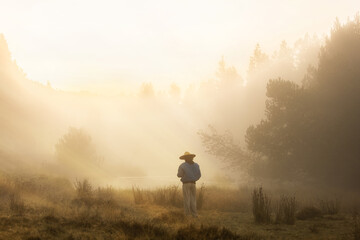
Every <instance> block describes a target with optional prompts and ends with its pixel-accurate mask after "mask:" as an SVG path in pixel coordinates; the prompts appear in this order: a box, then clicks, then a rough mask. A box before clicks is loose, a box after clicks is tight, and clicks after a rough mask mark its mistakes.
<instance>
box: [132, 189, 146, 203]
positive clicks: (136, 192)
mask: <svg viewBox="0 0 360 240" xmlns="http://www.w3.org/2000/svg"><path fill="white" fill-rule="evenodd" d="M132 193H133V197H134V202H135V204H144V203H145V202H146V197H145V192H144V190H143V189H141V188H139V187H136V186H132Z"/></svg>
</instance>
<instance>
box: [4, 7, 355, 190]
mask: <svg viewBox="0 0 360 240" xmlns="http://www.w3.org/2000/svg"><path fill="white" fill-rule="evenodd" d="M10 8H11V9H13V8H14V6H11V7H10ZM226 9H227V8H226ZM21 11H23V10H21ZM351 14H352V13H351ZM355 19H356V18H355ZM34 21H35V20H34ZM298 21H300V19H298ZM333 21H335V18H332V20H331V22H328V23H326V24H327V25H326V26H327V27H326V28H324V29H322V32H319V33H315V32H312V33H307V31H306V30H305V31H303V32H302V33H301V34H299V35H298V36H297V37H296V38H295V37H294V33H292V32H291V34H290V35H291V36H290V35H289V36H287V35H286V34H285V33H284V35H282V36H280V38H278V37H276V38H275V39H278V41H277V42H276V43H272V44H269V43H268V39H270V38H272V37H271V32H268V34H269V37H268V38H266V39H255V40H254V38H255V37H257V36H258V35H256V34H254V36H253V37H252V40H251V44H250V43H249V40H247V42H246V44H245V45H246V47H247V52H248V54H239V53H238V49H235V48H233V44H229V49H230V50H226V51H224V52H225V53H227V54H224V52H220V51H221V50H223V49H221V48H219V49H217V53H219V52H220V53H219V54H216V55H217V57H216V59H215V58H214V53H213V52H211V51H210V50H209V51H210V52H211V54H210V55H209V56H210V57H209V59H210V60H211V63H209V60H204V61H203V62H198V63H196V62H191V64H192V68H191V69H190V68H189V65H188V64H184V63H183V62H182V63H179V64H178V65H179V66H176V67H171V70H164V74H165V77H160V79H159V80H154V79H156V76H159V73H158V72H157V71H158V70H159V69H156V68H160V67H159V66H163V68H167V67H168V65H171V64H175V63H174V62H170V63H169V62H167V60H166V58H164V59H163V61H164V62H162V60H161V59H160V57H161V54H160V57H159V56H156V52H152V51H151V53H152V54H154V62H156V63H157V65H156V66H157V67H154V68H155V70H154V72H155V73H154V72H152V71H150V70H149V68H152V66H154V65H151V66H145V64H146V63H147V61H145V60H144V59H143V58H142V57H141V55H138V58H139V59H138V60H139V62H140V63H142V64H140V65H138V66H137V67H134V66H135V65H132V66H131V67H129V68H128V70H129V69H130V70H131V71H133V72H131V74H130V75H127V76H130V77H129V79H126V74H125V75H123V76H125V77H124V78H121V80H119V82H121V84H118V83H114V84H112V83H113V81H115V80H114V79H117V78H118V77H119V75H118V74H119V72H116V71H115V72H113V71H111V70H109V69H107V68H102V67H101V66H102V65H103V64H104V63H103V62H102V60H101V59H100V58H98V59H99V60H96V59H97V58H96V57H94V58H93V59H92V64H97V63H98V64H99V66H100V67H99V66H95V65H94V67H93V68H91V66H93V65H91V64H88V63H86V64H87V65H86V67H81V69H82V72H84V73H86V74H84V76H86V77H88V76H89V74H90V75H91V74H92V76H91V77H89V80H88V82H86V78H81V81H77V80H76V76H71V77H69V78H68V79H66V78H67V76H69V72H66V71H65V70H66V69H67V68H66V67H65V68H64V72H65V73H64V72H62V71H60V69H59V68H58V66H57V67H54V68H49V65H46V64H45V65H43V67H42V65H39V66H38V67H37V68H40V69H41V68H43V69H44V72H46V75H43V76H41V75H39V73H36V71H35V70H34V69H36V68H31V67H30V66H31V65H32V64H33V63H32V64H28V63H26V61H25V60H24V59H25V57H20V58H21V59H23V62H22V64H18V63H17V61H16V60H17V59H16V57H14V55H12V54H11V52H10V49H9V46H11V44H12V43H11V41H9V40H8V41H7V40H6V39H7V35H6V34H5V35H1V36H0V84H1V88H0V99H1V102H0V106H1V108H0V131H1V136H0V161H1V164H2V169H1V171H2V172H3V173H6V174H51V175H58V176H63V177H66V178H69V179H72V180H74V179H90V180H91V181H92V182H94V183H96V184H100V185H113V186H118V187H131V186H134V185H135V186H141V187H154V186H160V185H169V184H179V180H178V178H177V177H176V171H177V168H178V165H179V164H180V163H181V160H179V156H180V155H182V154H183V153H184V152H185V151H190V152H192V153H195V154H196V155H197V156H196V158H195V161H196V162H198V163H199V165H200V166H201V171H202V173H203V176H202V178H201V180H200V183H206V184H209V185H221V186H228V187H237V186H239V185H241V184H249V183H254V182H256V183H261V182H262V181H264V179H266V177H268V173H269V176H270V172H272V171H270V169H267V170H265V172H266V174H264V172H263V171H264V170H261V169H260V170H259V168H257V167H253V166H250V165H252V164H254V163H256V164H258V163H259V162H261V161H267V160H269V159H272V157H273V158H276V159H277V157H278V156H276V157H274V155H272V153H271V151H270V150H268V149H269V148H270V149H271V143H272V139H270V138H269V139H270V140H268V142H266V144H267V145H266V144H263V143H262V142H261V139H260V140H259V139H258V138H257V137H258V135H256V134H257V133H258V132H257V131H259V132H260V130H259V129H262V127H263V125H262V124H264V123H266V122H271V121H272V120H273V119H274V118H273V116H274V115H276V114H275V113H274V112H273V111H275V110H274V109H276V108H277V107H279V104H278V102H277V101H278V99H277V97H278V96H280V97H279V99H281V96H282V95H281V94H285V93H286V94H289V95H290V96H291V94H290V93H291V91H292V90H293V89H296V90H297V89H302V90H303V89H307V87H308V86H312V84H314V82H315V80H314V79H317V80H318V79H320V80H321V79H322V78H321V76H322V75H321V74H319V75H316V74H315V75H316V77H314V75H312V73H313V72H314V69H316V70H318V72H320V73H321V69H322V68H321V66H324V65H326V64H325V63H327V62H326V61H325V60H324V61H323V63H324V64H323V65H321V64H319V65H318V62H319V59H320V60H321V59H322V58H321V57H320V58H319V56H325V55H326V54H323V55H321V49H326V47H327V46H328V45H329V42H331V41H330V40H331V39H332V38H331V33H329V29H330V28H331V26H334V25H333ZM354 21H355V22H356V20H354ZM343 22H346V21H343V20H342V19H341V22H339V21H338V20H337V21H336V22H335V27H334V28H335V29H336V26H337V25H336V23H337V24H339V26H344V28H346V26H347V25H346V24H345V23H343ZM56 24H59V23H58V22H57V23H56ZM68 24H69V22H68V21H66V22H65V23H64V26H67V25H68ZM271 24H275V23H271ZM342 24H343V25H342ZM185 25H186V24H185ZM322 26H323V25H322ZM133 27H134V26H133ZM271 28H276V25H274V26H271ZM289 28H291V27H289ZM340 29H341V28H340ZM205 30H206V29H205ZM312 30H313V29H310V31H312ZM0 31H1V29H0ZM130 32H131V33H132V35H131V36H133V34H135V33H134V32H136V31H135V30H134V29H132V30H131V31H130ZM335 32H336V31H335ZM333 33H334V32H333ZM242 34H244V35H251V34H252V32H251V31H249V32H243V33H242ZM10 35H11V37H10V39H14V38H15V36H16V35H14V34H13V32H12V31H10ZM135 35H136V34H135ZM133 37H135V36H133ZM140 37H141V36H140ZM80 39H82V38H80ZM166 39H167V38H165V40H164V41H167V40H166ZM284 39H285V40H284ZM287 39H290V40H291V41H288V40H287ZM198 40H199V39H197V41H198ZM39 41H40V40H39ZM72 41H80V40H79V39H78V40H76V39H72ZM134 41H135V39H134ZM189 41H190V40H189ZM269 41H270V40H269ZM273 41H274V40H271V42H273ZM334 41H335V40H334ZM262 43H263V44H262ZM149 44H150V45H149V46H151V44H153V43H152V42H150V43H149ZM169 44H170V43H169ZM172 44H173V43H172ZM204 44H205V43H204ZM236 44H238V45H241V44H242V42H241V41H239V42H237V43H236ZM327 44H328V45H327ZM175 45H176V44H175ZM263 45H265V46H266V47H265V48H263ZM330 45H331V44H330ZM330 45H329V46H330ZM18 46H19V45H18ZM171 46H172V47H175V48H176V46H173V45H171ZM204 46H207V47H209V48H211V46H208V45H207V44H205V45H204ZM331 46H332V45H331ZM62 47H64V46H62ZM181 47H182V48H183V47H184V45H181ZM321 47H322V48H321ZM34 48H37V49H38V51H39V56H45V55H44V54H43V53H42V52H41V51H40V46H39V45H37V44H36V45H34ZM15 49H16V50H15V52H16V54H17V56H20V55H19V49H18V48H15ZM329 49H331V48H330V47H329ZM83 50H84V49H82V50H81V51H79V52H76V54H75V55H76V57H75V58H77V57H78V56H80V53H83V54H84V56H85V57H86V56H88V55H87V54H88V53H84V52H82V51H83ZM133 50H134V49H133ZM180 50H181V51H182V50H183V49H180ZM180 50H179V51H180ZM34 51H37V50H34ZM97 51H101V49H100V50H97ZM104 51H105V50H104ZM107 51H108V50H107ZM139 51H141V49H139ZM186 51H191V49H186ZM201 51H202V52H201V53H200V54H203V56H202V59H203V58H206V51H205V50H204V49H202V50H201ZM231 51H234V52H237V56H236V57H235V56H234V55H232V54H229V52H231ZM322 51H324V50H322ZM329 51H330V50H329ZM25 52H26V51H25ZM114 52H115V53H116V54H119V55H120V53H119V52H118V50H116V51H115V50H114ZM27 53H29V52H27ZM30 53H31V52H30ZM32 54H34V52H32ZM97 54H98V53H97ZM104 54H106V53H104ZM129 54H130V53H129V52H125V57H124V58H126V57H129V59H130V60H131V61H137V59H135V60H134V59H132V58H130V55H129ZM39 56H35V55H29V56H27V57H26V58H30V59H33V58H34V59H38V58H39ZM59 56H60V58H59V59H63V58H62V57H61V54H60V53H59ZM134 56H136V54H135V55H134ZM228 56H230V57H228ZM132 57H133V56H132ZM143 57H144V58H146V56H143ZM111 58H113V56H112V57H110V59H111ZM53 59H54V58H53V57H49V59H41V61H38V60H36V61H34V62H36V63H38V64H42V62H43V61H53ZM55 59H56V57H55ZM77 59H78V60H77V61H80V60H79V59H81V58H77ZM179 59H182V61H183V60H184V58H179ZM239 59H241V60H239ZM63 60H64V59H63ZM130 60H129V61H130ZM185 60H186V59H185ZM197 60H198V61H199V60H200V58H198V59H197ZM122 61H123V60H122ZM70 63H71V61H70ZM239 63H241V64H242V65H241V66H239ZM49 64H55V65H61V64H60V63H59V62H57V61H54V62H51V63H49ZM66 64H69V63H66ZM152 64H155V63H152ZM19 65H22V66H23V67H24V69H22V68H20V67H19ZM125 65H126V64H124V65H121V64H118V65H116V67H119V69H122V68H123V66H125ZM130 65H131V64H130ZM141 65H144V68H143V69H142V67H141ZM25 66H27V67H29V71H30V72H32V73H31V74H30V76H31V77H29V76H28V75H27V69H26V68H27V67H25ZM79 66H80V65H76V64H75V67H79ZM184 66H185V67H184ZM326 66H327V65H326ZM197 67H199V69H201V70H200V71H199V72H200V74H199V73H196V74H193V75H192V76H191V77H189V78H186V76H187V75H188V74H190V75H191V73H194V72H196V70H194V69H196V68H197ZM79 68H80V67H79ZM110 68H115V66H114V65H113V66H112V67H110ZM135 68H137V69H136V70H135ZM186 68H189V73H186V74H184V71H185V70H184V69H186ZM84 69H87V70H88V72H87V70H84ZM99 69H104V72H102V71H99ZM128 70H127V71H128ZM176 71H179V75H177V74H176ZM70 72H71V71H70ZM125 72H126V71H125ZM79 73H80V72H77V74H79ZM112 73H114V75H112ZM147 74H148V75H147ZM75 75H76V74H75ZM134 75H137V76H139V77H137V78H134V77H131V76H134ZM170 75H171V76H173V77H169V76H170ZM36 76H39V78H41V79H36V78H35V77H36ZM44 76H45V77H46V79H48V80H47V81H44V79H45V77H44ZM59 76H60V77H61V78H63V81H64V84H62V83H61V80H62V79H59ZM146 76H149V77H146ZM52 77H54V80H53V79H52ZM94 78H96V80H94ZM181 78H183V79H184V81H183V82H182V81H181V80H180V79H181ZM119 79H120V78H119ZM124 79H125V80H124ZM189 79H190V80H189ZM271 79H272V80H274V82H275V83H274V85H276V83H277V82H276V80H275V79H283V80H285V81H291V84H293V85H286V84H288V82H286V83H284V84H283V85H281V83H279V84H280V85H281V87H283V88H284V89H285V90H283V89H282V88H281V87H279V89H280V90H278V89H277V88H276V86H275V87H274V88H271V86H273V85H271V84H270V85H269V86H270V87H269V86H268V89H267V84H268V83H269V80H271ZM283 80H279V82H281V81H283ZM320 80H319V81H320ZM80 82H81V83H80ZM53 83H54V84H55V86H53V85H52V84H53ZM65 83H66V84H65ZM102 83H103V84H102ZM61 86H64V87H63V88H61ZM72 86H73V87H72ZM74 86H76V87H74ZM81 88H83V89H81ZM96 89H98V90H99V91H97V90H96ZM274 89H275V90H274ZM309 89H310V90H309V92H311V91H312V88H309ZM314 89H315V88H314ZM283 91H284V92H285V93H284V92H283ZM294 91H295V90H294ZM299 91H300V90H299ZM304 91H305V90H304ZM314 91H318V90H314ZM319 91H320V90H319ZM320 92H322V90H321V91H320ZM286 94H285V95H286ZM306 96H307V95H306ZM285 98H286V99H288V98H289V97H285ZM272 99H275V100H273V102H272V101H271V100H272ZM279 101H280V100H279ZM314 101H315V100H314ZM299 102H300V100H299ZM304 105H306V106H308V105H311V104H309V103H308V102H306V104H304ZM319 106H320V105H319ZM322 106H325V105H322ZM279 109H281V110H284V109H287V108H286V107H283V108H282V107H279ZM314 111H315V110H314ZM285 115H286V114H285ZM289 115H291V116H297V115H296V113H290V114H289ZM303 115H304V116H305V115H306V114H303ZM303 115H301V116H303ZM315 115H316V114H315ZM306 116H307V115H306ZM310 116H313V115H310ZM294 118H295V117H294ZM251 126H252V127H251ZM266 126H267V125H266ZM279 126H282V127H283V128H286V127H287V126H288V123H283V122H282V123H281V125H279ZM249 127H250V128H249ZM264 129H267V128H266V127H264ZM276 129H277V128H276ZM269 131H270V132H271V131H275V130H269ZM299 131H300V130H299ZM319 134H320V133H319ZM265 135H266V134H264V138H263V139H267V138H265V137H266V136H270V135H271V136H272V135H273V133H272V132H271V134H268V135H266V136H265ZM285 135H286V134H285ZM286 136H287V135H286ZM290 139H297V138H296V137H294V138H290ZM354 139H356V138H354ZM264 141H265V140H264ZM286 141H288V140H286ZM262 144H263V145H266V147H262V146H263V145H262ZM300 145H301V144H300V143H298V145H296V146H300ZM301 146H302V145H301ZM289 149H290V150H286V154H288V155H289V156H292V154H295V150H294V152H293V147H291V148H289ZM284 151H285V150H284ZM304 152H305V151H304ZM309 154H310V153H309ZM319 156H320V155H316V156H315V155H313V156H311V157H313V158H315V157H319ZM306 157H308V155H304V156H303V155H301V158H306ZM323 157H324V156H322V155H321V158H323ZM278 158H279V159H280V158H281V156H280V155H279V157H278ZM289 158H290V157H289ZM259 159H260V160H259ZM249 162H251V163H250V165H249ZM232 164H235V167H234V165H232ZM256 164H255V165H256ZM264 166H265V164H264ZM294 166H296V165H294ZM314 166H316V167H317V168H319V169H320V168H322V167H321V166H320V165H316V164H315V165H314ZM300 167H301V168H300ZM300 167H299V169H298V170H299V171H297V173H299V172H301V174H303V172H302V170H303V169H306V168H305V166H300ZM295 168H296V167H295ZM271 169H276V170H278V169H280V168H278V167H277V165H276V164H275V165H274V166H273V167H272V168H271ZM274 171H275V170H274ZM279 171H280V170H279ZM278 174H279V175H278V176H279V177H278V178H276V180H281V178H282V177H281V176H284V178H285V176H286V174H285V173H284V172H281V173H278ZM282 174H284V175H282ZM304 174H305V175H304V176H309V179H310V175H311V174H320V173H316V171H314V173H309V175H306V173H304ZM327 174H328V173H327ZM329 174H330V173H329ZM259 176H261V178H258V177H259ZM294 176H295V175H294ZM296 176H297V175H296ZM302 176H303V175H302ZM311 176H312V177H313V175H311ZM319 176H320V175H319ZM324 176H327V175H326V174H324ZM311 179H312V178H311ZM324 179H325V177H324ZM293 180H294V181H295V182H297V181H299V179H298V178H294V179H293ZM287 181H290V182H291V181H292V179H291V178H287V179H286V182H287ZM301 182H303V183H304V182H306V181H301Z"/></svg>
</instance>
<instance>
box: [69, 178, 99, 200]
mask: <svg viewBox="0 0 360 240" xmlns="http://www.w3.org/2000/svg"><path fill="white" fill-rule="evenodd" d="M74 186H75V190H76V194H77V196H76V198H75V200H74V201H75V203H77V204H79V205H82V204H84V205H85V206H87V207H90V206H92V205H93V203H94V197H93V186H92V185H91V183H90V182H89V181H88V180H87V179H84V180H83V181H79V180H76V181H75V183H74Z"/></svg>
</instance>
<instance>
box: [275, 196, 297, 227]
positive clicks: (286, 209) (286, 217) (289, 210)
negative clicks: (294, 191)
mask: <svg viewBox="0 0 360 240" xmlns="http://www.w3.org/2000/svg"><path fill="white" fill-rule="evenodd" d="M295 210H296V201H295V197H290V196H285V195H283V196H281V198H280V201H279V202H278V204H277V207H276V212H275V214H276V216H275V222H276V223H286V224H290V225H293V224H295Z"/></svg>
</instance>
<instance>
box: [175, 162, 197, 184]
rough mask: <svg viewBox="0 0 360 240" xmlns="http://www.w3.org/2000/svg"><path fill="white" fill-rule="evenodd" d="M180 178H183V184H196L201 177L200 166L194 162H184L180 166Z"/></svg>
mask: <svg viewBox="0 0 360 240" xmlns="http://www.w3.org/2000/svg"><path fill="white" fill-rule="evenodd" d="M177 176H178V177H181V179H180V180H181V182H183V183H187V182H196V181H197V180H199V179H200V177H201V172H200V167H199V164H197V163H195V162H192V163H189V162H184V163H182V164H181V165H180V166H179V171H178V174H177Z"/></svg>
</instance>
